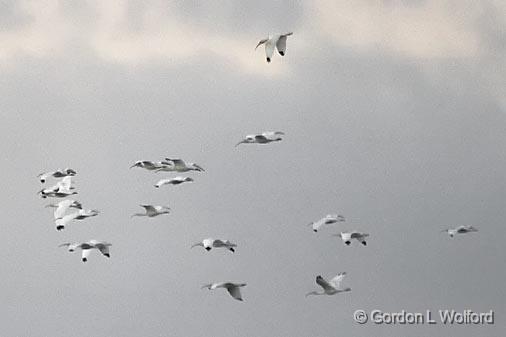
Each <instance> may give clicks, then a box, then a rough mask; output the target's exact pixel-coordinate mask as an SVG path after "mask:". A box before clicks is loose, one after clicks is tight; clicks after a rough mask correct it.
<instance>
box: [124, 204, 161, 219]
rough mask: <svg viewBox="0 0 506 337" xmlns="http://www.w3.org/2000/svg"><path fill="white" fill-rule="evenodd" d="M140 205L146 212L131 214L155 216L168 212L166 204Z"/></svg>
mask: <svg viewBox="0 0 506 337" xmlns="http://www.w3.org/2000/svg"><path fill="white" fill-rule="evenodd" d="M140 206H141V207H144V209H145V210H146V213H135V214H133V215H132V217H134V216H147V217H150V218H152V217H155V216H158V215H161V214H168V213H170V208H169V207H167V206H154V205H140Z"/></svg>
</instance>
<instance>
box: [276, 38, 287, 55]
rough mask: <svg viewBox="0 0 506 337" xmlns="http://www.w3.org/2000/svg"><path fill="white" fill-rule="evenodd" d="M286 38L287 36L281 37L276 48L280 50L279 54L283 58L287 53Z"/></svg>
mask: <svg viewBox="0 0 506 337" xmlns="http://www.w3.org/2000/svg"><path fill="white" fill-rule="evenodd" d="M286 37H287V35H281V36H280V37H279V39H278V41H277V42H276V48H277V49H278V53H279V54H280V55H281V56H283V55H284V54H285V51H286Z"/></svg>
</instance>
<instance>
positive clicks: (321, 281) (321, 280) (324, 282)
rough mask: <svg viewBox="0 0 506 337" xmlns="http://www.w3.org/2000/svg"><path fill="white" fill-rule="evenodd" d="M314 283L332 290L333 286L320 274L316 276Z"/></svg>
mask: <svg viewBox="0 0 506 337" xmlns="http://www.w3.org/2000/svg"><path fill="white" fill-rule="evenodd" d="M316 283H317V284H318V285H319V286H320V287H322V288H323V289H324V290H334V287H333V286H332V285H331V284H330V283H329V282H327V280H325V279H324V278H323V277H321V276H320V275H318V276H316Z"/></svg>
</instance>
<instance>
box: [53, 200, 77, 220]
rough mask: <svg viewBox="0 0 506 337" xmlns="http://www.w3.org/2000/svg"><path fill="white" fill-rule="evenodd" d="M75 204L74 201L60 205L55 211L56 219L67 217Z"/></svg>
mask: <svg viewBox="0 0 506 337" xmlns="http://www.w3.org/2000/svg"><path fill="white" fill-rule="evenodd" d="M73 203H74V200H63V201H60V202H59V203H58V206H57V207H56V209H55V210H54V218H55V220H56V219H60V218H61V217H63V216H64V215H65V212H66V211H67V209H69V207H70V206H71V205H72V204H73Z"/></svg>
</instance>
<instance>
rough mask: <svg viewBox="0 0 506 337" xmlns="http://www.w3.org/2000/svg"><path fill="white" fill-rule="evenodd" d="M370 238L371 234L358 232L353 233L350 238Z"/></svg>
mask: <svg viewBox="0 0 506 337" xmlns="http://www.w3.org/2000/svg"><path fill="white" fill-rule="evenodd" d="M368 236H369V234H367V233H358V232H353V233H351V236H350V237H351V238H352V239H362V238H366V237H368Z"/></svg>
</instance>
